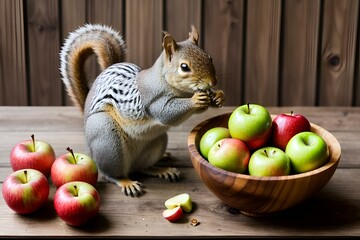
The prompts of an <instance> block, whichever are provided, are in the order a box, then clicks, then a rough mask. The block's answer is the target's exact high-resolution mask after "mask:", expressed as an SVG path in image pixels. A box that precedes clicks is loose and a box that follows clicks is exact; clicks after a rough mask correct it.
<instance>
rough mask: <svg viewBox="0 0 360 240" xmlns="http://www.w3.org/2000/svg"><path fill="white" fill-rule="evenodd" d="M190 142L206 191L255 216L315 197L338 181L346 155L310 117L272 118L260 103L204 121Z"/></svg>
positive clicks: (189, 137)
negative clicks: (309, 119)
mask: <svg viewBox="0 0 360 240" xmlns="http://www.w3.org/2000/svg"><path fill="white" fill-rule="evenodd" d="M284 139H285V140H284ZM187 140H188V153H189V156H190V159H191V162H192V165H193V167H194V169H195V171H196V172H197V174H198V176H199V177H200V179H201V180H202V181H203V183H204V184H205V185H206V187H207V188H208V189H209V190H210V191H211V192H212V193H213V194H214V195H215V196H216V197H218V198H219V199H220V200H222V201H223V202H224V203H225V204H227V205H229V206H230V207H233V208H236V209H238V210H239V211H240V212H241V213H243V214H246V215H249V216H264V215H269V214H274V213H277V212H280V211H283V210H285V209H288V208H291V207H293V206H295V205H297V204H299V203H301V202H304V201H305V200H307V199H309V198H311V197H312V196H314V195H315V194H316V193H318V192H319V191H320V190H321V189H322V188H323V187H324V186H325V185H326V184H327V183H328V182H329V180H330V179H331V178H332V176H333V174H334V173H335V170H336V168H337V166H338V164H339V161H340V156H341V146H340V144H339V142H338V140H337V139H336V138H335V136H334V135H333V134H332V133H330V132H329V131H327V130H326V129H324V128H322V127H321V126H319V125H317V124H315V123H312V122H310V121H308V120H307V119H306V117H304V115H300V114H293V113H291V114H285V113H284V114H279V115H272V114H270V113H269V112H268V110H267V109H266V108H265V107H263V106H261V105H257V104H251V105H249V104H246V105H242V106H239V107H238V108H236V109H235V110H234V111H233V112H229V113H225V114H221V115H217V116H214V117H211V118H209V119H207V120H205V121H202V122H200V123H199V124H197V125H196V126H195V127H194V128H193V129H192V130H191V132H190V133H189V135H188V139H187Z"/></svg>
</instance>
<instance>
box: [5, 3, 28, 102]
mask: <svg viewBox="0 0 360 240" xmlns="http://www.w3.org/2000/svg"><path fill="white" fill-rule="evenodd" d="M0 32H1V34H0V105H28V104H29V101H28V97H29V92H28V87H29V86H28V83H27V79H26V56H25V51H26V44H25V39H26V38H25V30H24V8H23V4H22V1H21V0H3V1H0ZM14 43H16V47H14Z"/></svg>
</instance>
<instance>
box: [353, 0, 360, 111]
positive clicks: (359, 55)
mask: <svg viewBox="0 0 360 240" xmlns="http://www.w3.org/2000/svg"><path fill="white" fill-rule="evenodd" d="M358 14H359V16H358V28H357V29H358V32H357V41H356V43H357V52H356V63H357V65H356V66H355V89H354V94H355V96H354V104H355V106H360V3H359V4H358Z"/></svg>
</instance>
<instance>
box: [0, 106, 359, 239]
mask: <svg viewBox="0 0 360 240" xmlns="http://www.w3.org/2000/svg"><path fill="white" fill-rule="evenodd" d="M235 108H236V106H232V107H223V108H220V109H213V108H211V109H209V110H207V111H205V112H204V113H201V114H197V115H193V116H191V117H190V118H189V119H188V120H187V121H185V122H184V123H182V124H180V125H179V126H176V127H173V128H171V129H170V131H169V144H168V151H169V152H170V153H171V154H172V156H173V158H172V159H171V160H166V161H165V160H163V161H160V162H159V163H158V165H161V166H174V167H178V168H179V169H180V171H181V172H182V176H183V178H182V179H181V180H180V181H179V182H175V183H169V182H167V181H165V180H163V179H158V178H152V177H146V176H143V175H134V176H133V177H136V178H137V179H138V180H139V181H141V182H142V183H143V185H144V187H145V191H146V192H145V194H144V195H143V196H141V197H139V198H130V197H125V196H124V195H123V194H122V193H121V192H120V189H119V188H118V187H117V186H116V185H114V184H111V183H107V182H106V181H105V180H104V179H103V178H102V176H101V175H100V177H99V182H98V183H97V185H96V188H97V189H98V191H99V193H100V196H101V207H100V213H99V215H98V217H97V218H96V219H94V221H92V222H91V223H90V224H89V225H87V226H85V227H82V228H73V227H69V226H67V225H66V224H64V222H62V220H61V219H59V218H58V217H57V215H56V213H55V210H54V207H53V196H54V194H55V191H56V189H55V188H54V186H53V185H52V186H51V191H50V198H49V200H48V202H47V204H46V205H45V206H44V207H43V208H42V209H41V210H40V211H39V212H37V213H35V214H32V215H29V216H21V215H17V214H15V213H14V212H13V211H12V210H10V209H9V208H8V207H7V206H6V204H5V202H4V199H3V197H2V195H0V216H1V218H0V237H1V238H6V237H8V238H10V237H15V236H16V237H31V236H32V237H68V238H78V237H87V238H90V237H92V238H114V237H115V238H116V237H119V238H134V237H140V238H169V237H171V238H196V237H201V238H214V237H215V238H238V237H257V238H259V237H263V238H267V237H286V238H289V237H307V236H313V237H326V238H332V237H345V236H347V237H355V236H360V225H359V224H360V222H359V219H360V205H359V204H357V203H358V202H359V201H360V192H359V191H358V186H359V184H360V182H359V181H360V180H359V178H358V175H359V174H360V161H359V156H360V108H352V107H268V110H269V112H270V113H271V114H278V113H283V112H289V110H290V109H291V110H293V111H294V112H298V113H301V114H304V115H305V116H307V117H308V119H309V120H310V121H311V122H314V123H316V124H318V125H320V126H322V127H324V128H325V129H327V130H329V131H330V132H331V133H332V134H334V136H335V137H336V138H337V139H338V141H339V142H340V145H341V147H342V155H341V160H340V163H339V166H338V169H337V170H336V171H335V174H334V176H333V177H332V179H331V180H330V181H329V182H328V184H327V185H326V186H325V187H324V188H323V189H322V190H321V191H320V192H319V193H318V194H317V195H315V196H314V197H313V198H311V199H310V200H308V201H306V202H304V203H301V204H299V205H297V206H295V207H293V208H291V209H288V210H285V211H284V212H280V213H278V214H274V215H272V216H268V217H259V218H255V217H249V216H246V215H243V214H241V213H240V212H239V211H238V210H236V209H233V208H231V207H229V206H227V205H226V204H224V203H222V202H221V201H220V200H219V199H218V198H217V197H215V195H213V194H212V193H211V192H210V191H209V190H208V189H207V188H206V187H205V185H204V184H203V183H202V182H201V180H200V178H199V176H198V175H197V174H196V173H195V172H194V169H193V167H192V164H191V161H190V159H189V156H188V152H187V136H188V134H189V132H190V131H191V129H192V128H194V127H195V126H196V125H197V124H198V123H200V122H201V121H203V120H205V119H207V118H209V117H213V116H216V115H218V114H223V113H229V112H231V111H233V110H234V109H235ZM82 121H83V119H82V115H81V113H80V112H79V111H78V109H77V108H76V107H0V185H1V186H2V182H3V180H4V179H5V177H6V176H7V175H8V174H10V173H11V172H12V170H11V167H10V164H9V154H10V151H11V148H12V146H14V144H15V143H17V142H18V141H22V140H25V139H27V138H29V136H30V134H31V133H34V134H35V136H36V137H37V138H39V139H43V140H46V141H48V142H49V143H51V144H52V145H53V146H54V149H55V152H56V154H57V155H60V154H62V153H65V148H66V147H67V146H69V145H70V146H71V147H73V148H74V149H77V150H79V151H83V150H84V138H83V124H82ZM182 192H188V193H189V194H190V196H191V197H192V200H193V202H194V210H193V211H192V212H191V213H189V214H186V215H185V217H184V218H183V219H182V220H181V221H180V222H178V223H175V224H174V223H170V222H168V221H166V220H165V219H164V218H163V217H162V211H163V210H164V209H165V206H164V202H165V200H166V199H168V198H170V197H172V196H174V195H177V194H179V193H182ZM191 218H197V219H198V220H199V221H200V225H198V226H196V227H193V226H191V225H190V223H189V222H190V219H191Z"/></svg>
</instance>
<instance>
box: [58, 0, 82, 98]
mask: <svg viewBox="0 0 360 240" xmlns="http://www.w3.org/2000/svg"><path fill="white" fill-rule="evenodd" d="M85 22H86V0H76V1H73V0H62V1H61V26H62V27H61V30H62V32H61V39H60V40H61V41H60V44H61V47H62V45H63V44H64V41H65V38H67V36H68V35H69V33H70V32H72V31H74V30H75V29H77V28H78V27H79V26H81V25H83V24H84V23H85ZM61 83H62V82H61ZM62 91H63V96H64V98H65V99H64V100H63V102H64V104H65V105H74V104H73V103H72V101H71V99H70V97H69V96H68V94H67V93H66V91H65V86H64V84H63V83H62Z"/></svg>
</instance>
